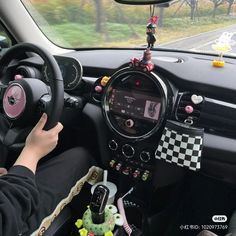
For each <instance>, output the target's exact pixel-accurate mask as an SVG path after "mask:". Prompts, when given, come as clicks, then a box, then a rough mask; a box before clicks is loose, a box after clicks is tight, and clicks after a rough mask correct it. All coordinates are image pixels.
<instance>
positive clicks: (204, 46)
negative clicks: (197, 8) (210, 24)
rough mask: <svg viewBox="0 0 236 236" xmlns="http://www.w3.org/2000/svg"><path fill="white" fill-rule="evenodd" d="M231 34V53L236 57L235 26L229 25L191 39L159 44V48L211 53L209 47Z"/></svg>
mask: <svg viewBox="0 0 236 236" xmlns="http://www.w3.org/2000/svg"><path fill="white" fill-rule="evenodd" d="M224 32H228V33H233V34H234V35H233V36H232V38H231V39H232V42H231V43H232V44H231V47H232V51H231V52H230V53H233V54H235V55H236V25H231V26H228V27H225V28H222V29H217V30H213V31H210V32H206V33H201V34H198V35H194V36H191V37H187V38H183V39H178V40H176V41H173V42H169V43H163V44H160V45H159V46H160V47H167V48H175V49H183V50H193V51H213V49H212V47H211V45H212V44H214V43H215V41H216V40H217V39H218V38H219V37H220V36H221V35H222V34H223V33H224Z"/></svg>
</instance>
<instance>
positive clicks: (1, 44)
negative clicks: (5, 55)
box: [0, 22, 12, 50]
mask: <svg viewBox="0 0 236 236" xmlns="http://www.w3.org/2000/svg"><path fill="white" fill-rule="evenodd" d="M11 46H12V40H11V38H10V36H9V34H8V32H7V31H6V29H5V28H4V27H3V26H2V24H1V22H0V50H1V49H3V48H9V47H11Z"/></svg>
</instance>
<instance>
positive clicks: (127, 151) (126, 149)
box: [122, 144, 135, 158]
mask: <svg viewBox="0 0 236 236" xmlns="http://www.w3.org/2000/svg"><path fill="white" fill-rule="evenodd" d="M134 153H135V150H134V148H133V147H132V146H131V145H129V144H124V145H123V146H122V154H123V155H124V156H125V157H127V158H132V157H133V156H134Z"/></svg>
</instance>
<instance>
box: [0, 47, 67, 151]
mask: <svg viewBox="0 0 236 236" xmlns="http://www.w3.org/2000/svg"><path fill="white" fill-rule="evenodd" d="M27 52H31V53H36V54H37V55H39V56H40V57H41V58H42V59H43V60H44V63H46V65H47V66H48V68H49V70H50V71H51V75H52V76H51V78H52V79H51V80H50V82H49V85H50V88H48V86H47V85H46V84H45V83H44V82H42V81H41V80H39V79H36V78H20V79H17V78H16V76H15V78H9V74H8V73H7V67H8V66H9V64H10V63H11V62H13V61H14V60H16V58H17V56H19V55H21V54H23V53H27ZM1 81H10V82H9V83H8V84H3V83H1ZM63 104H64V85H63V78H62V75H61V71H60V68H59V66H58V64H57V62H56V60H55V58H54V57H53V56H52V55H51V54H50V53H49V52H48V51H46V50H45V49H43V48H41V47H39V46H36V45H34V44H30V43H21V44H17V45H15V46H13V47H11V48H10V49H9V50H8V51H7V52H6V53H5V54H4V55H3V56H2V58H1V59H0V114H1V115H3V116H5V117H6V119H7V120H8V123H9V124H10V125H9V126H8V128H7V131H6V132H5V133H4V134H3V133H0V142H2V143H3V145H5V146H6V147H7V148H10V149H16V148H19V147H23V145H24V140H25V138H26V136H27V134H28V133H29V131H30V130H31V129H32V127H33V125H34V124H35V123H36V121H37V120H38V119H39V117H40V115H41V113H42V112H46V113H47V115H48V120H47V123H46V125H45V127H44V129H46V130H47V129H50V128H52V127H53V126H55V125H56V123H57V122H58V121H59V119H60V116H61V113H62V109H63ZM0 129H1V127H0Z"/></svg>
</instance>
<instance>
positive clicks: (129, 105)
mask: <svg viewBox="0 0 236 236" xmlns="http://www.w3.org/2000/svg"><path fill="white" fill-rule="evenodd" d="M109 108H110V110H111V111H114V112H116V113H118V114H124V115H127V116H130V117H136V118H139V119H146V120H152V121H157V120H158V119H159V115H160V110H161V100H160V99H159V98H157V97H153V96H149V95H146V94H142V93H138V92H137V91H124V90H118V89H113V90H112V94H111V97H110V99H109Z"/></svg>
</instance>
